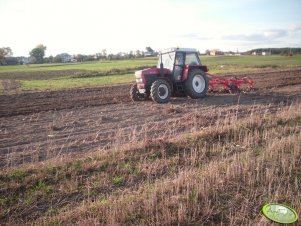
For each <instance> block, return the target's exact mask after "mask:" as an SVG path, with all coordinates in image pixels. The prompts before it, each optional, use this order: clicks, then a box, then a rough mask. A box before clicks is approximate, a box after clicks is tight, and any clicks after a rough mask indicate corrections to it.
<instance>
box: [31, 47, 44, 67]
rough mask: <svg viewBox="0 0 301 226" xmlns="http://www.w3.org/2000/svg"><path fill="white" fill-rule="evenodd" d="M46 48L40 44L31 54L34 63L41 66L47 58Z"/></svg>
mask: <svg viewBox="0 0 301 226" xmlns="http://www.w3.org/2000/svg"><path fill="white" fill-rule="evenodd" d="M45 50H46V46H44V45H42V44H39V45H37V46H36V47H35V48H34V49H32V50H31V51H30V53H29V55H30V58H31V61H32V63H36V64H41V63H43V59H44V56H45Z"/></svg>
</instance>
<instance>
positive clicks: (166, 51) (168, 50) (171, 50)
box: [159, 47, 197, 54]
mask: <svg viewBox="0 0 301 226" xmlns="http://www.w3.org/2000/svg"><path fill="white" fill-rule="evenodd" d="M169 52H197V50H196V49H193V48H178V47H174V48H169V49H164V50H161V51H160V52H159V53H161V54H164V53H169Z"/></svg>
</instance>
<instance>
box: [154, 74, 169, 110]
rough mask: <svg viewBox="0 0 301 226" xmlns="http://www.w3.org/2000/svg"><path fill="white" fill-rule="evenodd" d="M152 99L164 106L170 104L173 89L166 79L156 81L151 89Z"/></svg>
mask: <svg viewBox="0 0 301 226" xmlns="http://www.w3.org/2000/svg"><path fill="white" fill-rule="evenodd" d="M150 94H151V97H152V99H153V101H155V102H157V103H159V104H163V103H167V102H169V99H170V95H171V88H170V85H169V83H168V82H167V81H166V80H164V79H158V80H156V81H155V82H154V83H153V84H152V87H151V93H150Z"/></svg>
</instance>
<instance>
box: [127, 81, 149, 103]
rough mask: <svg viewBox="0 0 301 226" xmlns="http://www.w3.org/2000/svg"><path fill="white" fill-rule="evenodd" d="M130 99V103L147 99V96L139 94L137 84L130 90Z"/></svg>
mask: <svg viewBox="0 0 301 226" xmlns="http://www.w3.org/2000/svg"><path fill="white" fill-rule="evenodd" d="M130 97H131V99H132V101H143V100H146V99H147V95H146V94H144V93H139V90H138V88H137V84H133V85H132V86H131V90H130Z"/></svg>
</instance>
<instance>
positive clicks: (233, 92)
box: [229, 83, 238, 94]
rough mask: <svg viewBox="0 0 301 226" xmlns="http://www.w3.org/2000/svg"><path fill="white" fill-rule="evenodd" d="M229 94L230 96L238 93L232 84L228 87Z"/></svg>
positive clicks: (235, 86)
mask: <svg viewBox="0 0 301 226" xmlns="http://www.w3.org/2000/svg"><path fill="white" fill-rule="evenodd" d="M229 93H231V94H236V93H238V87H237V85H236V84H234V83H232V84H230V85H229Z"/></svg>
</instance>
